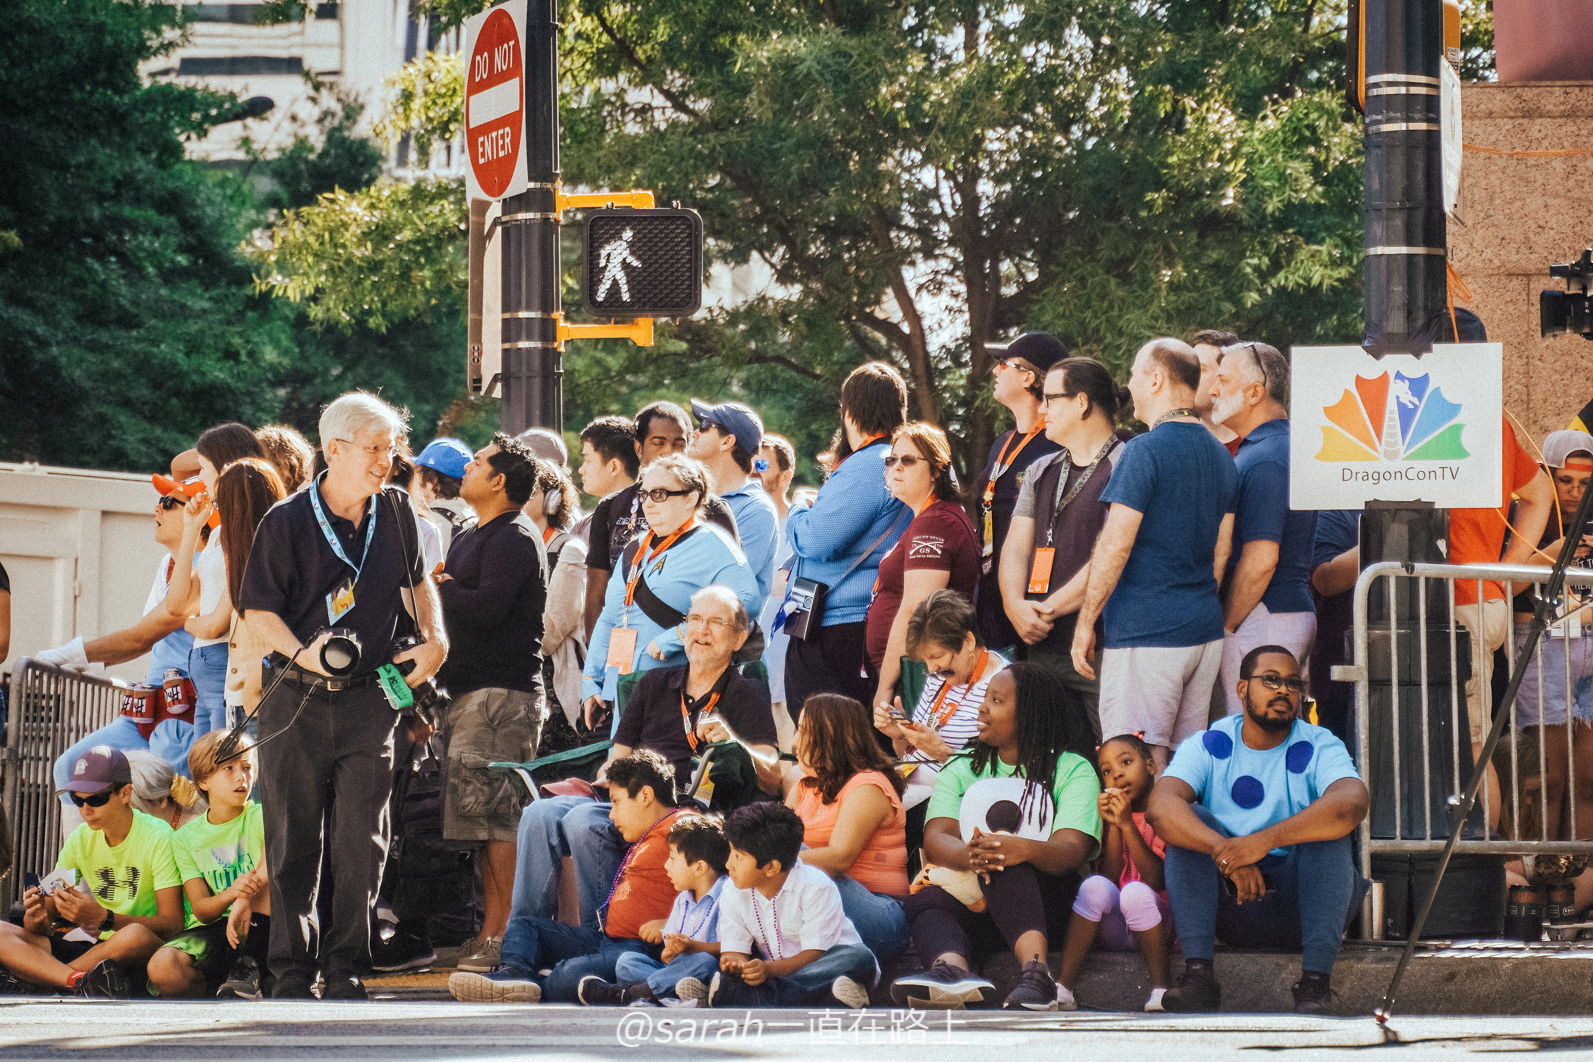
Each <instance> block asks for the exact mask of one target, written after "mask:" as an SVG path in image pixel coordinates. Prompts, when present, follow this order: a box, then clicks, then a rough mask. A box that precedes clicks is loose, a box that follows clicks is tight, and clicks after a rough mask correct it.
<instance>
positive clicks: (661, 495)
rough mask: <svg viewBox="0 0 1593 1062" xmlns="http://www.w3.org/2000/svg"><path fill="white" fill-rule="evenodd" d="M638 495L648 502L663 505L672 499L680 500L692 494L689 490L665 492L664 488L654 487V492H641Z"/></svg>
mask: <svg viewBox="0 0 1593 1062" xmlns="http://www.w3.org/2000/svg"><path fill="white" fill-rule="evenodd" d="M638 493H640V494H641V496H642V497H644V498H646V499H647V500H648V501H650V502H657V503H658V504H660V505H662V504H663V503H664V502H666V501H668V500H669V499H671V498H679V497H682V496H683V495H686V494H690V493H692V492H691V491H689V490H665V489H664V488H663V487H654V488H653V489H652V490H644V491H639V492H638Z"/></svg>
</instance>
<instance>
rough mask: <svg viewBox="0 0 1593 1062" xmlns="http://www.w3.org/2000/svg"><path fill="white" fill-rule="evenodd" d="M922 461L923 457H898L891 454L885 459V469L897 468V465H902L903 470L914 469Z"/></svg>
mask: <svg viewBox="0 0 1593 1062" xmlns="http://www.w3.org/2000/svg"><path fill="white" fill-rule="evenodd" d="M922 460H923V458H922V457H897V456H896V455H895V454H891V455H890V456H889V457H887V458H886V459H885V467H886V468H895V467H896V466H897V465H901V466H902V467H903V468H912V467H913V466H914V465H916V464H918V462H920V461H922Z"/></svg>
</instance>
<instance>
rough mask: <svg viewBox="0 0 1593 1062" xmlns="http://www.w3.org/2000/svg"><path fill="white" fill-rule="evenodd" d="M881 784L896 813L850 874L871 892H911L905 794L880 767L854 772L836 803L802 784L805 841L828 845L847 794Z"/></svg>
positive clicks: (859, 856) (799, 807)
mask: <svg viewBox="0 0 1593 1062" xmlns="http://www.w3.org/2000/svg"><path fill="white" fill-rule="evenodd" d="M864 785H873V786H878V787H879V789H880V791H881V792H883V793H884V794H885V796H886V799H888V800H889V801H890V802H891V811H892V815H891V818H890V820H889V821H888V822H886V823H885V825H883V826H881V827H880V828H879V829H877V830H875V831H874V836H872V837H870V838H869V839H868V843H867V844H865V845H864V846H863V850H862V851H861V852H859V853H858V854H857V861H856V862H854V863H853V864H852V868H851V869H850V870H848V871H847V872H846V876H847V877H849V878H851V879H852V880H853V881H855V882H857V883H858V884H859V885H861V886H863V887H864V888H865V889H867V890H868V891H869V892H877V893H883V894H885V895H887V896H905V895H907V811H906V809H905V808H903V807H902V798H901V797H899V796H897V795H896V790H895V789H894V788H892V787H891V783H890V779H889V778H886V777H885V776H884V775H883V774H881V773H880V772H878V771H861V772H859V773H858V774H855V775H853V776H852V778H851V780H850V781H848V782H847V783H846V784H845V785H844V786H842V787H841V792H840V793H839V794H838V795H837V796H836V798H835V802H834V803H833V804H826V803H824V802H823V800H822V798H821V797H820V796H819V791H818V790H817V789H811V788H809V787H808V786H802V787H801V796H800V797H799V798H798V799H797V806H796V813H797V818H799V819H801V820H802V825H803V826H804V827H805V829H804V830H803V832H802V842H803V843H804V844H806V845H807V846H808V847H809V848H828V847H829V844H830V835H831V834H833V833H834V832H835V820H836V819H838V818H840V816H841V805H842V804H844V803H846V797H847V795H848V794H849V793H851V792H852V790H854V789H856V788H858V787H859V786H864Z"/></svg>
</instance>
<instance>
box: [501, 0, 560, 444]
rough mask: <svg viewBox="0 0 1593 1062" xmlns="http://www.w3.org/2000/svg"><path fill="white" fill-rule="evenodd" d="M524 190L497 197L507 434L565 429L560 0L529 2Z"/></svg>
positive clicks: (504, 414) (504, 422)
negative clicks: (500, 212)
mask: <svg viewBox="0 0 1593 1062" xmlns="http://www.w3.org/2000/svg"><path fill="white" fill-rule="evenodd" d="M525 70H526V79H525V114H526V117H525V147H524V151H525V153H526V162H527V178H528V180H529V182H530V183H529V184H528V186H527V188H526V191H525V192H524V193H523V194H521V195H517V196H512V197H510V198H508V199H505V200H504V201H503V217H502V220H501V224H502V225H503V407H502V414H501V418H500V419H501V423H502V425H503V430H504V431H506V432H508V433H509V434H510V435H516V434H519V433H520V432H522V431H525V430H526V429H527V428H549V429H551V430H553V431H555V432H562V431H563V430H564V356H563V354H562V353H561V352H560V349H559V316H560V313H561V311H562V309H563V303H562V297H563V293H562V291H561V289H560V264H559V222H560V211H559V207H560V203H559V5H558V0H529V3H528V5H527V10H526V40H525Z"/></svg>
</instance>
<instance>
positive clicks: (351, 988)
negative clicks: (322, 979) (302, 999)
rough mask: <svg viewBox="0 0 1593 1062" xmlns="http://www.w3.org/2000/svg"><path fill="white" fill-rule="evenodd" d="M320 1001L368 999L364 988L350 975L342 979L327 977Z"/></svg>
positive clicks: (358, 980) (356, 978)
mask: <svg viewBox="0 0 1593 1062" xmlns="http://www.w3.org/2000/svg"><path fill="white" fill-rule="evenodd" d="M321 998H322V999H369V998H370V996H368V995H366V994H365V986H364V985H363V984H361V983H360V979H359V978H358V977H355V976H353V975H351V974H345V975H344V976H342V977H328V978H327V979H326V987H325V988H323V989H321Z"/></svg>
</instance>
